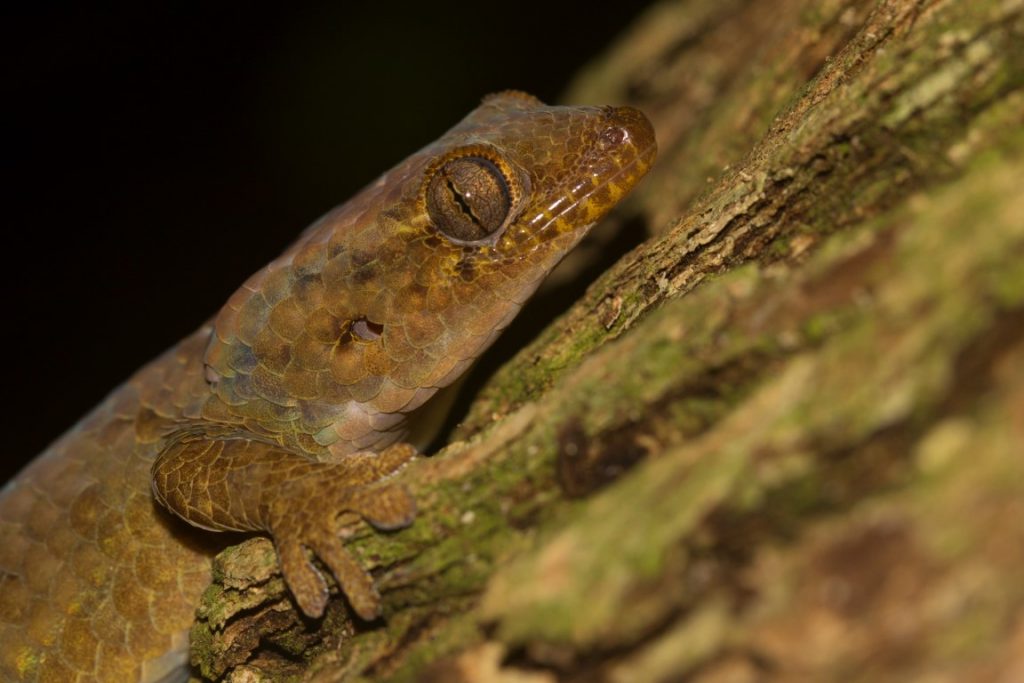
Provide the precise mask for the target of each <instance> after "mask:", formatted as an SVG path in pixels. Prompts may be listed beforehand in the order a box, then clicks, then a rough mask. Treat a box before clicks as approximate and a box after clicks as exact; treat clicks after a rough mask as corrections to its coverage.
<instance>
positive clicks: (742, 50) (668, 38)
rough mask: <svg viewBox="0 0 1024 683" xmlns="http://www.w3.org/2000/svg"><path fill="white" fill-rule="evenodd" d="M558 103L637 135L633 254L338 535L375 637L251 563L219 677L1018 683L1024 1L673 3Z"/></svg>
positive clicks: (214, 649)
mask: <svg viewBox="0 0 1024 683" xmlns="http://www.w3.org/2000/svg"><path fill="white" fill-rule="evenodd" d="M567 99H568V100H571V101H576V102H581V101H593V102H615V103H629V104H633V105H636V106H639V107H640V108H641V109H643V110H644V111H645V112H647V113H648V114H649V115H650V116H651V118H652V120H653V121H654V123H655V128H656V129H657V131H658V135H659V146H660V148H661V157H660V160H659V162H658V165H657V167H656V169H655V171H654V173H653V175H652V177H651V178H649V179H648V181H646V182H645V183H644V185H643V186H642V187H641V189H640V191H639V192H638V193H637V194H636V195H635V196H634V197H633V198H632V200H631V201H630V202H629V205H628V206H627V207H626V210H625V211H624V212H622V213H621V214H620V215H619V216H618V218H617V221H618V223H619V225H620V226H623V225H632V226H636V225H637V224H638V223H641V222H643V223H644V224H646V225H647V226H648V227H649V228H650V230H651V231H652V233H653V236H652V237H651V238H650V239H649V240H647V241H646V242H645V243H643V244H642V245H641V246H640V247H638V248H636V249H634V250H633V251H632V252H630V253H628V254H626V255H625V256H623V257H622V258H621V259H620V260H619V261H618V263H616V264H615V265H614V266H613V267H612V268H611V269H609V270H608V271H607V272H606V273H605V274H604V275H602V276H601V277H600V278H599V279H598V281H597V282H595V283H594V284H593V285H592V286H591V287H590V289H589V290H588V291H587V293H586V294H585V295H584V296H583V297H582V298H581V299H580V300H579V301H578V302H577V303H576V304H575V305H574V306H573V307H572V308H571V309H570V310H569V311H568V312H567V313H566V314H565V315H563V316H562V317H561V318H560V319H559V320H558V321H557V322H556V323H555V324H554V325H552V326H551V327H550V328H549V329H548V330H546V331H545V332H544V333H543V334H542V335H541V337H540V338H539V339H538V340H537V341H536V342H535V343H534V344H532V345H531V346H529V347H528V348H526V349H524V350H523V351H522V352H521V353H520V354H519V355H518V356H517V357H516V358H515V359H513V360H512V361H511V362H510V363H508V364H507V365H506V366H505V367H504V368H503V369H502V370H501V371H499V372H498V373H496V374H495V375H494V377H493V378H492V379H491V381H490V382H489V383H488V385H487V386H486V387H485V388H484V389H483V390H482V391H481V392H480V394H479V395H478V396H477V399H476V401H475V403H474V406H473V409H472V411H471V412H470V414H469V416H468V417H467V419H466V420H465V421H464V423H463V424H462V425H461V426H460V428H459V429H458V430H457V431H456V433H455V435H454V436H453V443H452V445H450V446H449V447H448V448H446V449H444V450H443V451H442V452H441V453H439V454H437V455H436V456H435V457H432V458H429V459H424V460H421V461H419V462H417V463H415V464H414V466H412V467H409V468H408V469H407V470H406V471H405V472H403V474H402V478H403V479H404V481H405V482H406V483H407V484H408V485H409V487H410V488H411V489H412V491H413V493H414V495H415V496H416V498H417V500H418V502H419V505H420V509H421V512H420V516H419V518H418V520H417V522H416V524H415V525H414V526H413V527H412V528H410V529H407V530H404V531H402V532H399V533H396V534H393V535H390V536H387V537H382V536H378V535H373V534H370V533H368V532H367V531H366V530H365V529H362V528H360V527H358V526H356V525H353V526H352V527H351V528H352V536H353V540H352V547H353V548H354V549H355V551H356V552H358V553H359V554H360V556H361V557H362V558H363V560H364V561H365V562H366V563H367V564H368V565H370V566H374V567H376V574H377V576H378V581H379V585H380V587H381V589H382V591H383V594H384V599H385V603H386V615H385V618H384V620H383V621H381V622H380V623H376V624H362V623H357V622H353V621H352V620H351V618H350V617H349V615H348V614H347V612H346V610H345V607H344V604H343V603H342V602H338V601H336V602H335V603H332V608H331V611H330V612H329V614H328V616H327V617H326V618H325V620H324V621H323V623H318V624H310V623H305V622H303V621H302V620H301V619H300V618H298V617H297V616H296V614H295V612H294V610H293V608H292V606H291V604H290V602H289V601H288V599H287V598H286V597H284V596H283V593H282V586H281V582H280V579H279V578H278V577H276V576H275V575H274V573H273V570H274V567H273V564H274V563H273V555H272V551H271V549H270V548H269V543H267V542H265V541H262V540H254V541H250V542H249V543H247V544H244V545H242V546H240V547H239V548H236V549H234V550H233V551H227V552H226V553H224V554H223V555H222V556H221V558H220V560H219V564H218V569H219V571H220V577H221V582H220V583H219V584H218V585H216V586H214V587H212V588H211V590H210V591H209V593H208V596H207V598H208V599H207V601H206V604H205V605H204V607H203V611H202V620H201V622H200V623H199V624H198V626H197V627H196V629H195V632H194V634H193V637H194V643H195V647H194V651H195V656H196V658H197V660H196V661H197V662H198V663H199V665H200V666H201V667H202V669H203V671H204V673H205V674H206V675H208V676H211V677H216V676H220V675H226V676H228V678H229V680H236V681H242V680H247V681H248V680H283V679H285V678H287V677H288V676H294V677H295V680H301V679H308V680H315V681H411V680H426V681H432V680H436V681H460V680H464V681H535V682H548V681H677V680H687V681H701V682H711V681H726V680H728V681H796V680H820V681H826V680H836V681H839V680H842V681H905V680H924V679H927V680H929V681H947V680H948V681H1007V682H1008V681H1017V680H1024V581H1022V580H1021V575H1022V574H1021V567H1024V445H1022V444H1024V192H1022V191H1021V187H1022V186H1024V125H1022V124H1024V2H1021V1H1019V0H991V1H985V0H979V1H972V2H966V1H961V2H955V1H952V0H946V1H943V0H934V1H931V2H926V1H918V2H913V1H910V0H903V1H900V0H880V1H877V2H876V1H874V0H872V1H867V0H863V1H859V2H858V1H857V0H826V1H825V2H809V1H800V0H778V1H775V2H764V1H763V0H713V1H709V0H679V1H676V2H663V3H660V4H657V5H655V6H653V7H652V8H651V9H650V10H649V12H648V13H647V14H646V16H645V17H643V18H642V19H641V20H640V21H639V22H638V23H637V24H636V25H635V26H633V27H632V28H631V29H630V30H629V31H628V32H627V33H626V34H625V35H624V37H623V38H622V39H621V41H620V42H619V43H618V44H617V45H616V46H614V47H613V49H612V50H611V51H610V52H609V53H608V54H607V55H606V57H605V58H603V59H602V60H600V61H599V62H598V63H596V64H594V65H593V66H592V67H591V68H590V69H589V70H587V71H586V72H585V73H583V74H582V75H581V77H580V78H579V80H578V81H577V83H576V84H575V85H574V86H573V87H572V88H571V90H570V93H569V95H568V96H567ZM634 229H635V228H634ZM225 672H226V673H225Z"/></svg>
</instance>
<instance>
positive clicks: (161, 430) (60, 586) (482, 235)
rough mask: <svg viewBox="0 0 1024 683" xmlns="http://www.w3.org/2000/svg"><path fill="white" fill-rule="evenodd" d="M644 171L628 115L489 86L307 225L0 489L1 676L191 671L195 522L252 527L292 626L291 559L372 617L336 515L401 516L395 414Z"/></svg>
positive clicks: (496, 329) (642, 138)
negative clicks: (446, 127) (455, 120)
mask: <svg viewBox="0 0 1024 683" xmlns="http://www.w3.org/2000/svg"><path fill="white" fill-rule="evenodd" d="M654 156H655V142H654V133H653V130H652V129H651V125H650V123H649V122H648V121H647V119H646V118H645V117H644V116H643V114H641V113H640V112H638V111H637V110H635V109H632V108H628V107H620V108H613V107H549V106H545V105H544V104H542V103H541V102H540V101H538V100H537V99H536V98H534V97H532V96H530V95H526V94H524V93H519V92H505V93H500V94H497V95H492V96H490V97H487V98H486V99H485V100H484V101H483V103H482V104H481V105H480V106H479V107H478V108H477V109H475V110H474V111H473V112H471V113H470V114H469V115H468V116H467V117H466V118H465V119H463V120H462V121H461V122H460V123H459V124H458V125H457V126H455V127H454V128H452V129H451V130H450V131H448V132H447V133H446V134H445V135H443V136H442V137H441V138H440V139H439V140H437V141H436V142H434V143H433V144H431V145H429V146H427V147H425V148H424V149H422V150H420V151H419V152H417V153H415V154H413V155H412V156H410V157H409V158H408V159H406V160H405V161H403V162H402V163H400V164H399V165H398V166H396V167H395V168H394V169H392V170H391V171H389V172H387V173H386V174H385V175H384V176H382V177H381V178H380V179H379V180H377V181H376V182H375V183H373V184H372V185H370V186H369V187H367V188H366V189H364V190H363V191H362V192H361V193H360V194H358V195H357V196H356V197H354V198H353V199H352V200H350V201H349V202H348V203H346V204H344V205H342V206H340V207H338V208H336V209H334V210H333V211H331V212H330V213H328V214H327V215H326V216H324V217H323V218H321V219H320V220H319V221H317V222H316V223H314V224H313V225H312V226H311V227H309V228H308V229H307V230H306V231H305V232H304V233H302V235H301V236H300V238H299V239H298V241H297V242H296V243H295V244H293V245H292V246H291V247H290V248H289V249H288V250H287V251H286V252H285V253H284V254H283V255H282V256H281V257H280V258H278V259H277V260H276V261H274V262H272V263H271V264H270V265H268V266H266V267H265V268H263V269H262V270H260V271H259V272H258V273H256V274H255V275H253V276H252V277H251V278H249V280H248V281H247V282H246V283H245V284H244V285H242V287H241V288H240V289H239V290H238V291H237V292H236V293H235V294H234V295H233V296H232V297H231V298H230V300H228V302H227V304H225V306H224V307H223V308H222V309H221V310H220V312H219V313H218V314H217V315H216V317H215V318H214V320H213V321H212V322H211V323H209V324H207V325H205V326H204V327H202V328H201V329H199V330H198V331H197V332H195V333H194V334H192V335H191V336H190V337H188V338H186V339H185V340H183V341H182V342H181V343H179V344H178V345H177V346H175V347H174V348H172V349H171V350H170V351H168V352H166V353H165V354H164V355H163V356H161V357H160V358H158V359H156V360H155V361H153V362H152V363H150V364H149V365H147V366H146V367H144V368H143V369H142V370H140V371H139V372H138V373H137V374H135V375H134V376H133V377H132V378H131V379H130V380H129V381H128V382H127V383H126V384H124V385H123V386H121V387H120V388H118V389H117V390H116V391H114V392H113V393H112V394H111V395H110V396H109V397H107V399H106V400H104V401H103V403H102V404H101V405H100V406H99V407H97V408H96V409H95V410H94V411H93V412H92V413H90V414H89V415H87V416H86V417H85V418H84V419H83V420H82V421H81V422H79V423H78V424H77V425H76V426H75V427H74V428H72V429H71V431H69V432H68V433H66V434H65V435H64V436H62V437H61V438H60V439H59V440H57V441H56V443H54V444H53V445H52V446H50V448H48V449H47V450H46V451H45V452H44V453H42V454H41V455H40V456H39V457H38V458H36V460H35V461H33V462H32V463H31V464H30V465H28V466H27V467H26V468H25V469H24V470H23V471H22V472H21V473H20V474H18V476H17V477H16V478H15V479H13V480H12V481H11V482H9V483H8V484H7V485H6V487H5V488H4V489H3V491H2V493H0V678H2V679H3V680H5V681H8V680H16V681H54V682H57V681H59V682H60V683H67V682H69V681H79V682H84V681H117V682H118V683H123V682H125V681H161V680H162V681H171V680H183V676H184V677H186V678H187V647H188V644H187V630H188V628H189V626H190V624H191V621H192V619H193V616H194V611H195V608H196V604H197V602H198V599H199V595H200V593H201V592H202V590H203V589H204V588H205V587H206V585H207V584H208V582H209V580H210V556H211V554H212V552H213V551H214V550H215V549H216V548H215V545H214V544H211V543H210V541H209V538H210V537H211V536H212V535H211V534H208V533H206V532H205V531H202V530H203V529H206V530H215V531H218V530H238V531H259V532H263V533H266V534H268V535H270V536H271V537H272V539H273V541H274V544H275V548H276V549H277V553H278V558H279V560H280V565H281V570H282V574H283V576H284V578H285V581H286V583H287V585H288V588H289V589H290V591H291V594H292V595H293V596H294V599H295V602H296V603H297V605H298V606H299V608H300V609H301V610H302V611H303V612H304V613H305V614H307V615H309V616H311V617H317V616H319V615H321V614H323V612H324V608H325V605H326V602H327V597H328V590H327V586H326V583H325V580H324V577H323V576H322V575H321V574H320V573H319V571H318V570H317V569H316V568H315V567H314V566H313V565H312V564H311V558H310V554H309V553H310V552H311V553H313V554H315V555H316V556H317V557H318V558H319V559H320V560H321V561H322V562H323V564H324V565H325V566H326V567H327V568H328V569H329V571H330V572H331V574H333V575H334V577H335V578H336V579H337V581H338V584H339V585H340V586H341V588H342V591H343V593H344V595H345V597H346V598H347V600H348V603H349V605H350V606H351V608H352V610H353V611H354V612H355V614H357V615H358V616H359V617H361V618H363V619H372V618H374V617H376V616H377V615H379V613H380V606H381V597H380V595H379V594H378V592H377V590H376V588H375V586H374V583H373V579H372V577H371V576H370V575H369V574H368V573H367V571H366V570H364V569H363V568H362V567H360V566H359V564H357V563H356V561H355V560H354V559H353V557H352V556H351V555H349V553H348V552H347V551H346V550H345V548H344V546H343V544H342V542H341V540H340V538H339V536H338V533H337V530H338V522H337V519H338V516H339V513H342V512H349V513H356V514H358V515H360V516H361V517H362V518H364V519H365V520H366V521H367V522H369V523H370V524H371V525H373V526H374V527H377V528H380V529H395V528H400V527H403V526H406V525H408V524H410V523H411V522H412V521H413V517H414V514H415V504H414V501H413V500H412V498H411V496H410V495H409V493H408V492H407V490H406V489H405V488H404V487H402V486H401V485H400V484H397V483H394V482H389V481H388V477H389V475H390V474H393V473H395V472H396V471H397V470H399V469H400V468H401V467H402V466H403V465H404V464H405V463H407V462H408V461H409V460H410V459H411V458H413V457H414V456H415V454H416V449H415V448H414V447H413V446H411V445H409V444H408V443H404V442H403V437H404V436H405V433H406V431H407V419H406V418H407V415H409V413H411V412H412V411H414V410H415V409H416V408H418V407H420V406H421V405H422V404H423V403H424V402H425V401H426V400H427V399H428V398H430V397H431V396H432V395H433V394H434V393H435V392H437V391H438V389H439V388H442V387H445V386H446V385H449V384H450V383H452V382H453V381H454V380H455V379H456V378H457V377H458V376H459V375H460V374H461V373H462V372H463V371H465V370H466V369H467V368H468V367H469V365H470V364H471V363H472V362H473V360H474V359H475V358H476V357H477V356H478V355H479V354H480V353H481V352H482V351H483V350H484V349H485V348H486V347H487V346H488V345H489V344H490V343H491V342H492V341H493V340H494V339H495V337H496V336H497V335H498V334H499V333H500V332H501V330H502V329H503V328H504V327H505V326H506V325H508V323H509V321H510V320H511V319H512V317H513V316H514V315H515V314H516V313H517V312H518V311H519V309H520V307H521V306H522V304H523V302H524V301H525V300H526V299H527V298H528V297H529V296H530V295H531V294H532V293H533V291H534V290H535V289H536V287H537V286H538V284H539V283H540V281H541V279H542V278H543V277H544V276H545V275H546V274H547V273H548V272H549V271H550V270H551V269H552V268H553V267H554V265H555V264H556V263H557V262H558V261H559V260H560V259H561V258H562V257H563V256H564V255H565V254H566V252H567V251H568V250H570V249H571V248H572V247H573V246H574V245H575V244H576V243H577V242H578V241H579V240H580V239H581V238H582V237H583V235H584V234H585V233H586V232H587V230H588V229H589V227H590V226H591V225H593V224H594V223H595V222H596V221H597V220H598V219H600V218H601V217H602V216H603V215H604V214H605V213H607V212H608V210H609V209H611V208H612V207H613V206H614V205H615V204H616V203H618V202H619V201H620V200H621V199H622V198H623V196H625V194H626V193H627V192H629V190H630V189H631V188H632V187H633V186H634V185H635V184H636V183H637V181H639V180H640V178H642V177H643V176H644V174H645V173H646V172H647V170H648V169H649V167H650V165H651V163H652V162H653V159H654ZM181 520H184V521H185V522H188V523H189V524H183V523H182V521H181ZM189 525H191V526H189ZM197 527H198V528H197Z"/></svg>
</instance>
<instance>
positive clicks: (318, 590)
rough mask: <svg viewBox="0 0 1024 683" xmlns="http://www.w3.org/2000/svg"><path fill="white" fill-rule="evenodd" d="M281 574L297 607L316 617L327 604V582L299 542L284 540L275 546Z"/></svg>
mask: <svg viewBox="0 0 1024 683" xmlns="http://www.w3.org/2000/svg"><path fill="white" fill-rule="evenodd" d="M277 556H278V558H279V560H280V562H281V574H282V575H283V576H284V581H285V583H286V584H287V585H288V588H289V590H291V592H292V595H293V596H295V602H296V603H298V605H299V609H300V610H302V613H303V614H305V615H306V616H308V617H312V618H314V619H318V618H320V617H321V616H323V614H324V609H325V608H326V606H327V595H328V591H327V582H326V581H325V580H324V577H323V575H321V574H320V572H319V570H317V568H316V567H314V566H313V563H312V562H310V560H309V557H308V556H307V554H306V551H305V549H304V548H303V547H302V545H301V544H299V543H294V542H286V543H281V544H279V545H278V546H277Z"/></svg>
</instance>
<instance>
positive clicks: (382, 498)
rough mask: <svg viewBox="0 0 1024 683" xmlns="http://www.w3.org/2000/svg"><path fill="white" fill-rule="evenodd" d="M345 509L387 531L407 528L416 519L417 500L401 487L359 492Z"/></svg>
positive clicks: (384, 487)
mask: <svg viewBox="0 0 1024 683" xmlns="http://www.w3.org/2000/svg"><path fill="white" fill-rule="evenodd" d="M345 507H346V509H348V510H351V511H352V512H355V513H357V514H359V515H360V516H361V517H362V518H363V519H365V520H366V521H367V522H369V523H370V524H372V525H373V526H375V527H376V528H378V529H383V530H385V531H390V530H393V529H401V528H404V527H407V526H409V525H410V524H412V522H413V520H414V519H415V518H416V500H415V499H414V498H413V497H412V495H411V494H410V493H409V491H408V490H406V488H405V487H404V486H399V485H394V486H381V487H375V488H367V489H363V490H360V491H357V492H355V493H354V494H353V495H352V497H351V499H350V500H349V502H348V504H347V505H346V506H345Z"/></svg>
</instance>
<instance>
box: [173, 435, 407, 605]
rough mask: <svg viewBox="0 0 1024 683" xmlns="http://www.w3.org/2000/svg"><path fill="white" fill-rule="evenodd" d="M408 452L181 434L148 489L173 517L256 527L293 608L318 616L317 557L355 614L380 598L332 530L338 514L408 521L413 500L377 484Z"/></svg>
mask: <svg viewBox="0 0 1024 683" xmlns="http://www.w3.org/2000/svg"><path fill="white" fill-rule="evenodd" d="M415 454H416V449H415V448H413V447H412V446H410V445H408V444H396V445H394V446H391V447H389V448H387V449H385V450H383V451H382V452H381V453H370V452H364V453H355V454H352V455H349V456H344V457H340V458H336V459H334V460H333V461H330V462H318V461H315V460H313V459H311V458H309V457H307V456H305V455H301V454H297V453H293V452H291V451H288V450H286V449H284V448H282V447H281V446H279V445H277V444H273V443H268V442H266V441H262V440H260V439H257V438H255V437H253V436H252V435H247V434H244V433H239V434H226V435H225V434H206V433H203V432H202V431H201V430H200V431H198V432H184V433H181V434H179V435H178V436H177V437H176V438H172V440H171V441H170V443H169V445H168V446H167V447H166V448H165V449H164V450H163V452H162V453H161V454H160V456H159V457H158V458H157V459H156V461H155V462H154V464H153V492H154V495H155V496H156V498H157V500H158V501H160V503H161V504H163V505H164V507H166V508H167V509H168V510H170V511H171V512H173V513H174V514H175V515H177V516H178V517H181V518H182V519H184V520H185V521H187V522H189V523H190V524H193V525H195V526H198V527H202V528H205V529H210V530H214V531H263V532H266V533H268V534H269V535H270V536H271V538H272V539H273V541H274V546H275V548H276V549H277V554H278V558H279V560H280V563H281V573H282V575H283V576H284V580H285V583H286V584H287V585H288V588H289V589H290V590H291V592H292V594H293V595H294V596H295V601H296V602H297V603H298V605H299V608H300V609H301V610H302V611H303V613H305V614H306V615H308V616H310V617H319V616H321V615H323V613H324V608H325V607H326V604H327V597H328V589H327V583H326V581H325V580H324V577H323V576H322V575H321V573H320V571H319V570H318V569H317V568H316V567H315V566H314V565H313V563H312V561H311V558H310V556H309V554H308V553H307V550H308V551H310V552H312V553H313V554H315V555H316V556H317V557H319V558H320V559H321V560H322V561H323V563H324V564H325V565H326V566H327V568H328V569H329V570H330V572H331V574H332V575H334V578H335V579H336V580H337V582H338V585H339V586H340V587H341V589H342V591H343V592H344V594H345V595H346V597H347V598H348V601H349V604H350V605H351V606H352V609H353V610H354V611H355V613H356V614H358V615H359V616H360V617H361V618H362V619H366V620H371V619H374V618H376V617H377V616H379V615H380V595H379V593H378V592H377V589H376V587H375V586H374V583H373V579H372V578H371V576H370V575H369V573H368V572H367V571H366V570H365V569H363V568H362V567H360V566H359V564H358V563H357V562H356V561H355V559H354V558H353V557H352V555H351V554H350V553H349V552H348V551H347V550H346V549H345V547H344V545H343V544H342V542H341V539H340V537H339V526H340V524H339V516H340V515H341V514H342V513H345V512H351V513H355V514H357V515H359V516H360V517H362V518H363V519H365V520H366V521H367V522H368V523H370V524H371V525H373V526H374V527H376V528H378V529H384V530H389V529H399V528H402V527H405V526H408V525H409V524H411V523H412V521H413V518H414V517H415V514H416V505H415V502H414V500H413V498H412V496H411V495H409V492H408V491H407V490H406V489H405V488H404V487H403V486H401V485H398V484H386V483H384V484H382V483H380V482H381V480H382V479H384V478H386V477H387V476H388V475H390V474H392V473H394V472H395V471H397V470H398V469H400V468H401V467H402V465H404V464H405V463H406V462H408V461H409V460H410V459H411V458H412V457H414V456H415Z"/></svg>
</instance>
